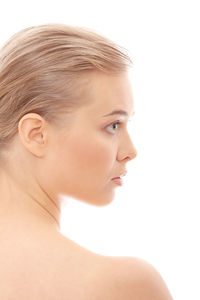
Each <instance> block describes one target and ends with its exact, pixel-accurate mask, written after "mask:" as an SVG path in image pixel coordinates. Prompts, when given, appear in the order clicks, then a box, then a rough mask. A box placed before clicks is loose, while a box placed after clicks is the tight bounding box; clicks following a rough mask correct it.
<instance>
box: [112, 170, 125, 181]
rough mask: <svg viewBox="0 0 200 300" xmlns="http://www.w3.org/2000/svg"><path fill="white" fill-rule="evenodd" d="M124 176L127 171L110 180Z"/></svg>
mask: <svg viewBox="0 0 200 300" xmlns="http://www.w3.org/2000/svg"><path fill="white" fill-rule="evenodd" d="M126 174H127V171H124V172H123V173H121V174H119V176H117V177H113V178H112V180H113V179H121V178H122V177H124V176H125V175H126Z"/></svg>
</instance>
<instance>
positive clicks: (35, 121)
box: [18, 113, 46, 157]
mask: <svg viewBox="0 0 200 300" xmlns="http://www.w3.org/2000/svg"><path fill="white" fill-rule="evenodd" d="M18 132H19V136H20V139H21V142H22V143H23V145H24V147H25V148H26V149H27V150H28V151H29V152H31V153H32V154H33V155H35V156H38V157H41V156H43V154H44V146H45V140H46V122H45V120H44V119H43V118H42V117H41V116H40V115H38V114H35V113H29V114H26V115H25V116H23V117H22V118H21V120H20V121H19V124H18Z"/></svg>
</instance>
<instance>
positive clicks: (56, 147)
mask: <svg viewBox="0 0 200 300" xmlns="http://www.w3.org/2000/svg"><path fill="white" fill-rule="evenodd" d="M131 63H132V62H131V60H130V58H129V57H128V55H126V54H125V52H124V51H122V48H121V49H120V47H119V46H117V45H115V44H114V43H113V42H112V41H110V40H108V39H107V38H105V37H103V36H101V35H99V34H96V33H94V32H92V31H90V30H88V29H84V28H80V27H73V26H68V25H62V24H46V25H40V26H33V27H30V28H26V29H24V30H21V31H20V32H18V33H16V34H15V35H14V36H12V37H11V38H10V39H9V40H8V41H7V42H6V43H5V44H4V45H3V47H2V48H1V49H0V162H1V166H2V167H3V166H6V165H7V166H11V165H12V166H13V164H14V165H15V167H14V168H13V174H14V169H15V170H16V174H15V175H17V174H18V171H19V169H20V170H22V169H23V168H24V169H26V172H27V174H28V173H30V172H29V171H31V172H32V174H34V177H35V176H36V177H37V180H38V182H40V184H41V185H43V188H44V189H45V190H48V192H49V193H50V194H51V195H52V196H56V195H57V194H58V193H59V194H65V195H69V196H72V197H75V198H77V199H83V200H86V201H88V202H89V203H93V204H96V205H102V204H103V203H108V202H110V200H111V198H112V197H111V196H112V191H113V183H112V182H110V179H111V178H112V177H116V176H119V174H120V173H121V172H122V171H124V170H125V164H126V162H127V161H128V160H130V159H132V158H134V157H135V156H136V150H135V148H134V146H133V145H132V143H131V141H130V138H129V135H128V134H127V131H126V122H127V120H128V118H127V117H126V118H125V119H124V121H123V124H121V125H118V129H114V131H112V130H111V131H109V130H108V128H112V126H113V125H112V126H111V125H110V124H111V123H113V122H114V121H116V120H120V119H121V117H120V116H119V115H112V116H107V117H104V115H106V114H109V113H110V112H112V111H113V110H116V109H117V110H119V109H123V110H126V111H127V113H128V116H130V115H131V112H133V110H134V109H133V98H132V91H131V85H130V82H129V80H128V76H127V70H128V67H129V66H131ZM108 126H109V127H108ZM115 132H116V133H115ZM27 176H28V175H27ZM16 179H19V175H18V178H16ZM22 181H23V179H22Z"/></svg>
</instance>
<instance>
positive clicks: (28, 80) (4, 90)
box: [0, 24, 133, 154]
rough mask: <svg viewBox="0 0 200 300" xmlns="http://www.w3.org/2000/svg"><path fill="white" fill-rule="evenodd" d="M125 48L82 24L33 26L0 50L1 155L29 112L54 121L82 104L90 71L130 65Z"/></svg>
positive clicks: (114, 70) (113, 70) (115, 71)
mask: <svg viewBox="0 0 200 300" xmlns="http://www.w3.org/2000/svg"><path fill="white" fill-rule="evenodd" d="M132 64H133V63H132V61H131V59H130V57H129V55H128V54H127V50H126V49H125V48H123V47H121V46H119V45H116V44H115V43H114V42H112V41H111V40H109V39H108V38H106V37H104V36H102V35H100V34H98V33H95V32H93V31H92V30H90V29H88V28H84V27H77V26H70V25H65V24H43V25H37V26H31V27H28V28H25V29H23V30H21V31H19V32H17V33H15V34H14V35H13V36H11V38H10V39H9V40H8V41H7V42H6V43H5V44H4V45H3V46H2V47H1V48H0V154H2V152H3V150H7V147H8V146H9V145H10V144H11V141H12V139H13V137H14V135H16V133H17V132H18V123H19V121H20V119H21V118H22V117H23V116H24V115H25V114H27V113H30V112H32V113H38V114H39V115H40V116H42V117H43V118H44V119H45V120H47V121H48V122H50V123H55V124H57V125H58V121H59V116H60V115H61V114H62V113H64V112H66V113H70V112H72V111H73V110H76V109H77V108H79V107H80V106H82V105H85V103H86V100H87V97H84V95H86V92H87V84H86V83H87V78H88V76H87V75H88V74H91V72H93V71H100V72H104V73H107V74H120V73H122V72H124V71H127V69H128V67H132Z"/></svg>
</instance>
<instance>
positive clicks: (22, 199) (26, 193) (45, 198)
mask: <svg viewBox="0 0 200 300" xmlns="http://www.w3.org/2000/svg"><path fill="white" fill-rule="evenodd" d="M31 182H32V184H30V182H28V180H26V179H24V180H23V185H21V184H20V181H19V180H18V181H15V180H14V179H13V178H12V177H10V176H8V174H1V175H0V225H1V227H6V228H7V227H9V224H10V226H11V224H12V226H11V227H12V229H13V230H14V229H16V228H17V229H18V230H20V228H21V230H25V228H28V229H29V230H30V229H32V230H33V231H34V230H37V229H38V230H42V228H44V229H45V230H46V229H49V230H56V231H59V230H60V205H59V204H58V203H59V202H58V201H57V200H55V199H53V198H52V197H50V196H49V195H48V194H47V193H46V191H45V190H44V189H43V188H42V186H41V185H40V184H39V183H38V182H36V181H31ZM13 226H14V227H13Z"/></svg>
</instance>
